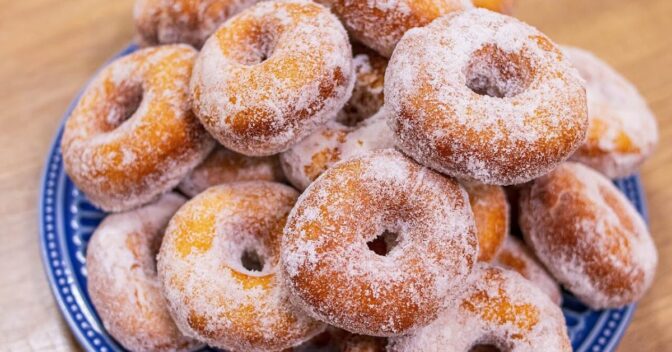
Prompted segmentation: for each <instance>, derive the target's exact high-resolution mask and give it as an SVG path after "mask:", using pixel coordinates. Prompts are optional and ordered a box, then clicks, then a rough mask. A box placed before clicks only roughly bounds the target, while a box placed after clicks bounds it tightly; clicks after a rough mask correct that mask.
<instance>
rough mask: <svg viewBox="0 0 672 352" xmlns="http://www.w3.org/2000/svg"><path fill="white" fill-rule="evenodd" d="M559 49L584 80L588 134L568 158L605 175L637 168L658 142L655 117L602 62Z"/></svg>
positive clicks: (614, 175)
mask: <svg viewBox="0 0 672 352" xmlns="http://www.w3.org/2000/svg"><path fill="white" fill-rule="evenodd" d="M563 51H564V52H565V54H566V55H567V57H568V58H569V59H570V60H571V61H572V63H573V64H574V66H575V67H576V68H577V69H578V70H579V74H580V75H581V77H583V79H584V80H585V86H586V93H587V97H588V121H589V123H588V134H587V137H586V140H585V141H584V142H583V144H582V145H581V147H579V149H578V150H577V151H576V153H574V155H573V156H572V160H574V161H578V162H581V163H583V164H586V165H588V166H590V167H592V168H594V169H595V170H597V171H599V172H601V173H603V174H605V175H606V176H607V177H609V178H617V177H624V176H627V175H630V174H632V173H633V172H635V171H636V170H637V168H638V167H639V165H640V164H641V163H642V162H643V161H644V160H645V159H646V158H647V157H648V156H649V155H651V153H652V152H653V149H654V147H655V146H656V144H657V143H658V127H657V125H656V118H655V117H654V116H653V114H652V113H651V110H649V107H648V106H647V105H646V102H645V101H644V98H642V96H641V95H640V94H639V92H637V89H636V88H635V87H634V86H633V85H632V84H631V83H630V82H628V81H627V80H626V79H625V78H623V76H621V75H619V74H618V73H617V72H616V71H614V69H613V68H611V67H610V66H609V65H608V64H607V63H606V62H604V61H602V60H600V59H598V58H597V57H595V56H593V54H591V53H589V52H587V51H584V50H581V49H578V48H571V47H563Z"/></svg>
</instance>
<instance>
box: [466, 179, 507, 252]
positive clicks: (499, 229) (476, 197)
mask: <svg viewBox="0 0 672 352" xmlns="http://www.w3.org/2000/svg"><path fill="white" fill-rule="evenodd" d="M463 186H464V188H465V189H466V190H467V193H468V194H469V203H470V205H471V210H472V211H473V212H474V220H475V221H476V234H477V235H478V247H479V253H478V260H479V261H482V262H489V261H491V260H492V259H493V258H494V257H495V255H496V254H497V252H498V251H499V249H500V247H501V246H502V244H503V243H504V239H506V236H507V235H508V233H509V202H508V201H507V199H506V194H505V193H504V189H503V188H502V187H500V186H491V185H484V184H477V183H471V182H465V183H464V184H463Z"/></svg>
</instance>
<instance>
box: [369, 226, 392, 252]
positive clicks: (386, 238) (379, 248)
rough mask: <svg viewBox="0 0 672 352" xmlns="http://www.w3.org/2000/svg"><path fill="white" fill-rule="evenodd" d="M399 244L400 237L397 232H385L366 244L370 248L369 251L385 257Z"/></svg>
mask: <svg viewBox="0 0 672 352" xmlns="http://www.w3.org/2000/svg"><path fill="white" fill-rule="evenodd" d="M398 243H399V235H398V234H397V233H396V232H392V231H389V230H385V231H383V233H381V234H380V235H378V236H377V237H376V238H374V239H372V240H371V241H369V242H366V246H367V247H369V250H371V251H372V252H374V253H376V254H378V255H380V256H383V257H384V256H386V255H387V254H388V253H390V251H392V249H393V248H394V247H396V246H397V244H398Z"/></svg>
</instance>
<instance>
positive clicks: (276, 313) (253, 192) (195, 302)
mask: <svg viewBox="0 0 672 352" xmlns="http://www.w3.org/2000/svg"><path fill="white" fill-rule="evenodd" d="M297 196H298V193H297V192H296V191H295V190H294V189H292V188H290V187H289V186H285V185H283V184H279V183H273V182H267V181H249V182H238V183H230V184H223V185H219V186H214V187H211V188H208V189H207V190H206V191H205V192H203V193H201V194H199V195H198V196H196V197H195V198H192V199H191V200H190V201H188V202H187V203H186V204H185V205H183V206H182V207H181V208H180V210H178V212H177V213H176V214H175V215H174V216H173V218H172V219H171V221H170V223H169V224H168V228H167V229H166V234H165V238H164V241H163V244H162V245H161V250H160V251H159V255H158V264H157V267H158V272H159V278H160V280H161V282H162V285H163V290H164V294H165V296H166V299H167V301H168V306H169V309H170V312H171V314H172V316H173V318H174V319H175V323H176V324H177V326H178V327H179V328H180V330H181V331H182V332H183V333H185V334H186V335H188V336H191V337H194V338H196V339H198V340H200V341H204V342H206V343H207V344H208V345H211V346H215V347H218V348H222V349H226V350H233V351H269V350H271V351H276V350H282V349H285V348H289V347H292V346H297V345H300V344H301V343H303V342H305V341H307V340H309V339H310V338H311V337H313V336H314V335H317V334H318V333H320V332H321V331H322V330H324V325H323V324H322V323H320V322H318V321H316V320H314V319H312V318H310V317H308V316H307V315H305V314H304V313H302V312H301V311H299V310H297V309H295V308H294V307H293V306H292V305H291V304H290V302H289V298H288V291H287V289H286V288H285V286H284V284H283V282H284V280H283V279H282V271H281V270H279V269H280V263H279V255H280V248H279V246H280V237H281V235H282V228H283V226H284V224H285V220H286V218H287V214H288V213H289V211H290V210H291V209H292V206H293V205H294V202H295V201H296V198H297Z"/></svg>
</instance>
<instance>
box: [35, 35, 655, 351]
mask: <svg viewBox="0 0 672 352" xmlns="http://www.w3.org/2000/svg"><path fill="white" fill-rule="evenodd" d="M136 49H137V47H135V46H134V45H131V46H129V47H128V48H126V49H125V50H124V51H122V52H121V53H119V54H118V55H117V57H119V56H123V55H126V54H129V53H131V52H133V51H134V50H136ZM77 100H78V99H75V100H74V101H73V102H72V104H70V107H69V108H68V111H67V112H66V114H65V116H68V115H69V114H70V112H71V111H72V108H73V107H74V105H75V104H76V102H77ZM62 133H63V128H62V127H61V128H59V131H58V132H57V134H56V138H55V139H54V142H53V144H52V146H51V150H50V152H49V156H48V158H47V161H46V166H45V169H44V175H43V178H42V186H41V194H40V205H39V206H40V219H39V220H40V243H41V247H42V260H43V261H44V267H45V270H46V272H47V277H48V278H49V284H50V285H51V289H52V291H53V293H54V296H55V297H56V301H57V302H58V306H59V308H60V309H61V312H63V316H64V317H65V319H66V321H67V322H68V324H69V325H70V328H71V329H72V332H73V334H74V335H75V337H76V338H77V340H78V341H79V343H80V344H81V345H82V346H83V347H84V349H85V350H87V351H100V352H105V351H123V348H122V347H120V346H119V344H118V343H117V342H116V341H114V339H113V338H112V337H111V336H110V335H109V334H108V333H107V332H106V331H105V329H104V328H103V325H102V324H101V322H100V319H98V316H97V314H96V311H95V310H94V308H93V306H92V304H91V300H90V299H89V294H88V292H87V291H86V266H85V258H86V255H85V253H86V245H87V242H88V240H89V238H90V237H91V234H92V233H93V231H94V229H95V228H96V226H98V223H99V222H100V221H101V220H102V218H103V217H104V216H105V213H104V212H103V211H101V210H99V209H97V208H96V207H95V206H93V205H91V203H89V201H88V200H87V199H86V197H85V196H84V194H82V193H81V192H80V191H79V190H78V189H77V188H76V187H75V185H74V184H73V183H72V181H71V180H70V179H69V178H68V176H67V175H66V174H65V172H64V170H63V162H62V158H61V151H60V143H61V135H62ZM616 185H617V186H618V188H620V189H621V190H622V191H623V192H624V193H625V195H626V196H627V197H628V199H630V201H631V202H632V203H633V204H634V205H635V207H636V208H637V210H638V211H639V212H640V213H642V214H644V216H645V217H646V209H645V200H644V193H643V191H642V188H641V185H640V181H639V177H638V176H632V177H629V178H625V179H622V180H618V181H616ZM562 309H563V311H564V313H565V317H566V318H567V327H568V328H569V335H570V338H571V340H572V346H573V347H574V350H576V351H612V350H613V349H614V348H615V347H616V345H618V342H619V340H620V339H621V337H622V336H623V332H624V331H625V328H626V327H627V326H628V324H629V322H630V318H631V317H632V313H633V311H634V309H635V306H634V305H630V306H627V307H623V308H620V309H611V310H602V311H596V310H591V309H589V308H587V307H586V306H584V305H583V304H581V303H580V302H579V301H578V300H576V298H574V297H573V296H571V295H569V294H567V293H565V297H564V304H563V306H562Z"/></svg>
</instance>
